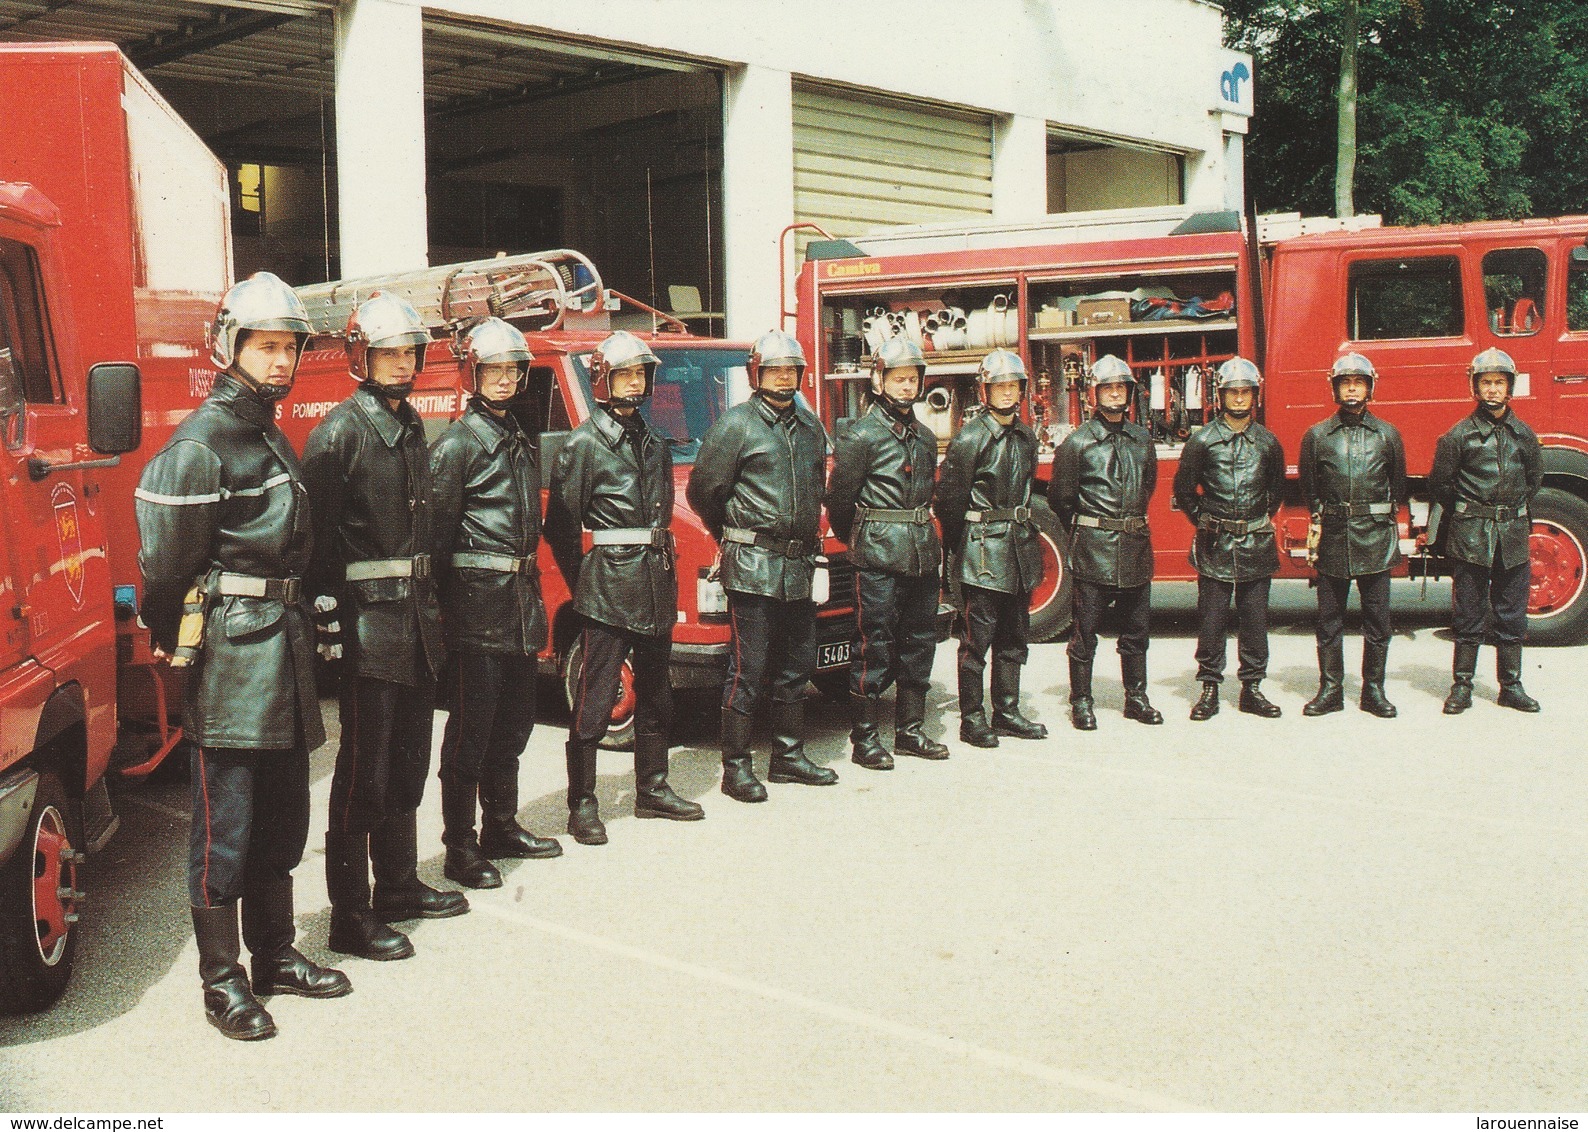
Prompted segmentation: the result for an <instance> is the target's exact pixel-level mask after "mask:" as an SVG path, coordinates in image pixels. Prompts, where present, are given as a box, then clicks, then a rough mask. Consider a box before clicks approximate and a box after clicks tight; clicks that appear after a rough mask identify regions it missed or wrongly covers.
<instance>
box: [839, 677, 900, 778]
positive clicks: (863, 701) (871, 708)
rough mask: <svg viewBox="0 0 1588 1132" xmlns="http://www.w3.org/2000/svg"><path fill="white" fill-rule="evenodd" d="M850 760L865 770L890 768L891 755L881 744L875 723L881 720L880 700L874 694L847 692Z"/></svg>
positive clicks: (891, 762)
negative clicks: (861, 694)
mask: <svg viewBox="0 0 1588 1132" xmlns="http://www.w3.org/2000/svg"><path fill="white" fill-rule="evenodd" d="M849 716H850V719H851V720H852V721H853V724H854V725H853V726H852V727H851V728H850V730H849V742H850V745H851V747H852V748H853V749H852V750H851V751H850V754H849V759H850V761H851V762H853V763H855V764H857V765H859V766H863V767H865V768H866V769H867V770H892V769H893V755H892V754H890V753H889V751H888V748H886V747H884V746H883V745H882V737H881V736H880V734H879V733H878V729H877V725H878V724H879V723H880V722H881V720H882V701H881V700H878V699H877V698H876V697H875V696H857V695H855V694H854V693H853V692H851V693H850V694H849Z"/></svg>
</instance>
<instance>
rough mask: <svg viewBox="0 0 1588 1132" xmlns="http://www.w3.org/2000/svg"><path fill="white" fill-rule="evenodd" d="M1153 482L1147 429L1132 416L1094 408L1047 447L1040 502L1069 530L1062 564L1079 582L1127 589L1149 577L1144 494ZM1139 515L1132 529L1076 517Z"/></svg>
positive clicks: (1154, 461)
mask: <svg viewBox="0 0 1588 1132" xmlns="http://www.w3.org/2000/svg"><path fill="white" fill-rule="evenodd" d="M1157 485H1158V450H1157V449H1156V448H1155V447H1153V443H1152V434H1151V433H1149V432H1148V431H1147V430H1146V429H1144V428H1142V427H1141V426H1140V425H1139V424H1136V423H1135V422H1134V421H1129V420H1125V421H1121V422H1120V423H1119V424H1117V425H1115V424H1109V423H1108V422H1107V421H1106V420H1104V419H1103V418H1102V417H1101V416H1099V417H1094V418H1093V419H1092V420H1090V421H1087V422H1086V423H1085V424H1084V425H1082V426H1081V427H1080V428H1078V429H1076V430H1075V431H1074V432H1072V433H1070V435H1069V436H1067V437H1066V438H1065V440H1064V443H1063V444H1061V445H1059V450H1058V451H1057V452H1055V453H1054V454H1053V479H1052V480H1051V481H1050V482H1049V484H1048V504H1049V506H1051V507H1052V508H1053V513H1054V514H1055V515H1057V516H1058V517H1059V521H1060V522H1061V523H1063V524H1064V526H1065V527H1066V528H1067V529H1068V530H1069V531H1070V553H1069V563H1070V569H1071V571H1073V572H1074V574H1075V576H1076V577H1077V578H1079V579H1080V580H1081V581H1083V582H1091V583H1092V584H1093V585H1100V586H1115V587H1118V588H1120V589H1132V588H1134V587H1136V586H1144V585H1146V584H1147V583H1148V582H1150V581H1152V532H1151V531H1149V530H1148V529H1147V526H1146V523H1145V519H1146V515H1147V502H1148V500H1150V499H1151V498H1152V492H1153V489H1154V488H1155V487H1157ZM1083 516H1085V517H1087V518H1092V519H1105V520H1109V521H1121V520H1132V521H1133V520H1138V519H1139V520H1142V522H1141V523H1140V525H1139V529H1134V530H1123V531H1121V530H1108V529H1106V528H1104V527H1096V526H1089V525H1087V524H1086V523H1085V522H1083V521H1082V517H1083Z"/></svg>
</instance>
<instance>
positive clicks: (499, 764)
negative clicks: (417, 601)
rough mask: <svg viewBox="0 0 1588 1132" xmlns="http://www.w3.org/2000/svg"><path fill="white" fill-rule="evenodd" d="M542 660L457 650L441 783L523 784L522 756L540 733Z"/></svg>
mask: <svg viewBox="0 0 1588 1132" xmlns="http://www.w3.org/2000/svg"><path fill="white" fill-rule="evenodd" d="M536 668H537V662H536V658H535V657H533V656H524V655H523V654H522V653H487V652H464V651H458V652H454V653H453V654H452V665H451V668H450V670H449V671H448V673H447V678H448V683H449V685H450V687H448V688H447V690H446V692H447V707H448V710H449V712H450V714H449V715H448V716H447V729H446V731H445V732H444V733H443V735H442V739H441V775H440V777H441V781H442V783H443V784H444V785H448V786H459V787H461V788H462V789H463V790H464V791H465V792H469V791H473V790H475V789H477V788H478V787H479V785H480V782H481V780H482V779H483V780H485V781H487V782H490V781H495V780H496V779H497V778H498V777H500V778H502V779H506V780H509V781H511V782H514V783H516V782H517V781H518V757H519V756H520V755H521V754H523V753H524V747H525V745H527V744H528V743H529V736H530V733H531V732H533V731H534V730H535V676H536Z"/></svg>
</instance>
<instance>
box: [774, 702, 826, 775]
mask: <svg viewBox="0 0 1588 1132" xmlns="http://www.w3.org/2000/svg"><path fill="white" fill-rule="evenodd" d="M771 723H772V764H771V766H770V767H768V768H767V773H766V777H767V781H768V782H792V783H795V784H796V785H799V786H831V785H832V784H833V783H835V782H837V781H838V772H837V771H836V770H832V769H831V768H829V767H825V766H817V765H816V764H815V763H813V762H811V760H810V759H808V758H806V757H805V701H804V700H793V701H787V700H773V701H772V703H771Z"/></svg>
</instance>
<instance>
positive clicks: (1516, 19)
mask: <svg viewBox="0 0 1588 1132" xmlns="http://www.w3.org/2000/svg"><path fill="white" fill-rule="evenodd" d="M1344 7H1345V4H1344V0H1313V2H1311V3H1305V2H1286V0H1225V3H1224V8H1225V12H1226V15H1227V20H1226V25H1225V34H1226V39H1227V41H1228V42H1229V43H1230V45H1231V46H1233V47H1237V48H1240V49H1241V50H1244V51H1250V52H1251V53H1252V55H1253V56H1254V57H1255V60H1256V67H1255V70H1256V88H1257V103H1256V117H1255V118H1254V119H1253V122H1252V133H1251V136H1250V137H1249V138H1248V143H1247V191H1248V193H1249V194H1250V195H1251V196H1252V197H1253V199H1254V200H1255V201H1256V202H1257V205H1258V207H1259V208H1260V209H1262V210H1263V211H1300V212H1302V213H1305V214H1308V215H1323V214H1328V213H1330V212H1331V211H1332V210H1333V205H1334V195H1335V194H1334V175H1335V146H1336V137H1337V133H1336V129H1337V122H1336V114H1335V93H1336V90H1337V85H1338V82H1339V74H1340V49H1341V29H1342V25H1343V22H1344V19H1343V17H1344ZM1359 7H1360V18H1361V30H1360V35H1359V47H1358V58H1357V67H1358V84H1359V95H1358V104H1357V155H1358V156H1357V166H1356V184H1355V200H1356V208H1357V210H1358V211H1359V212H1381V213H1383V214H1384V218H1385V220H1386V221H1388V222H1390V223H1410V224H1417V223H1440V222H1449V221H1463V220H1477V219H1488V218H1497V217H1520V216H1550V215H1559V214H1563V213H1573V212H1576V213H1581V212H1588V2H1585V0H1511V2H1509V3H1499V2H1495V0H1359Z"/></svg>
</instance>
